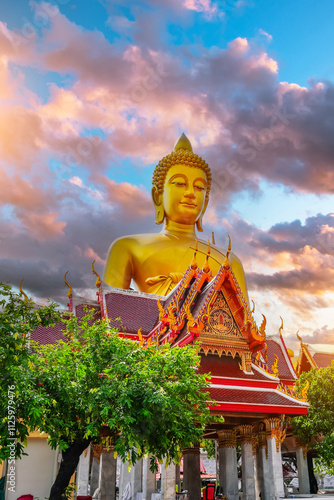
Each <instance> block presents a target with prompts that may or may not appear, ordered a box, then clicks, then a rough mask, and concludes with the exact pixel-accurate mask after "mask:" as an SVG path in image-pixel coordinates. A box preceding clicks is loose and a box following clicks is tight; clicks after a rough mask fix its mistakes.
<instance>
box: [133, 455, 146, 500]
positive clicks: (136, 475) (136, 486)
mask: <svg viewBox="0 0 334 500" xmlns="http://www.w3.org/2000/svg"><path fill="white" fill-rule="evenodd" d="M131 490H132V500H136V498H137V493H142V491H143V459H142V458H141V459H140V460H138V461H137V462H136V463H135V464H134V465H133V466H132V467H131Z"/></svg>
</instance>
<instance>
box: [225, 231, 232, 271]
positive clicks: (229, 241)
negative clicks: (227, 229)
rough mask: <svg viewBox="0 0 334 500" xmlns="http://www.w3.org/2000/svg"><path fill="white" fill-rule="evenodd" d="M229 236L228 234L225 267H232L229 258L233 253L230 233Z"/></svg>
mask: <svg viewBox="0 0 334 500" xmlns="http://www.w3.org/2000/svg"><path fill="white" fill-rule="evenodd" d="M227 236H228V248H227V252H226V257H225V260H224V263H223V268H224V269H229V268H230V262H229V260H228V258H229V256H230V253H231V238H230V235H229V234H228V235H227Z"/></svg>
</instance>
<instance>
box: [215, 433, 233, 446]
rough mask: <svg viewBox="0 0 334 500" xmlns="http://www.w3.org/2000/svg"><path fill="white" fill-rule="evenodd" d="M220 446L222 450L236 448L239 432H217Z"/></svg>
mask: <svg viewBox="0 0 334 500" xmlns="http://www.w3.org/2000/svg"><path fill="white" fill-rule="evenodd" d="M217 434H218V444H219V447H220V448H236V446H237V431H236V429H223V430H221V431H217Z"/></svg>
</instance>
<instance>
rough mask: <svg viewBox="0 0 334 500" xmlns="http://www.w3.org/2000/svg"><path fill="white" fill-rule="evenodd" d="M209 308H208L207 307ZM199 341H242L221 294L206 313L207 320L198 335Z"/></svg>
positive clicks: (220, 293)
mask: <svg viewBox="0 0 334 500" xmlns="http://www.w3.org/2000/svg"><path fill="white" fill-rule="evenodd" d="M209 307H210V306H209ZM200 338H201V339H203V340H204V339H206V338H207V339H210V338H211V339H215V340H217V339H225V340H228V341H231V340H232V339H234V340H238V339H243V335H242V333H241V332H240V329H239V328H238V326H237V324H236V322H235V320H234V318H233V316H232V313H231V310H230V308H229V306H228V303H227V301H226V299H225V297H224V295H223V293H222V292H219V293H218V295H217V297H216V299H215V301H214V303H213V304H212V305H211V307H210V310H209V311H208V314H207V318H206V319H205V320H204V321H203V329H202V330H201V333H200Z"/></svg>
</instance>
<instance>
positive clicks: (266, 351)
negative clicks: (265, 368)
mask: <svg viewBox="0 0 334 500" xmlns="http://www.w3.org/2000/svg"><path fill="white" fill-rule="evenodd" d="M262 356H263V359H264V362H265V363H266V364H267V363H268V345H267V342H265V344H264V349H263V353H262Z"/></svg>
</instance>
